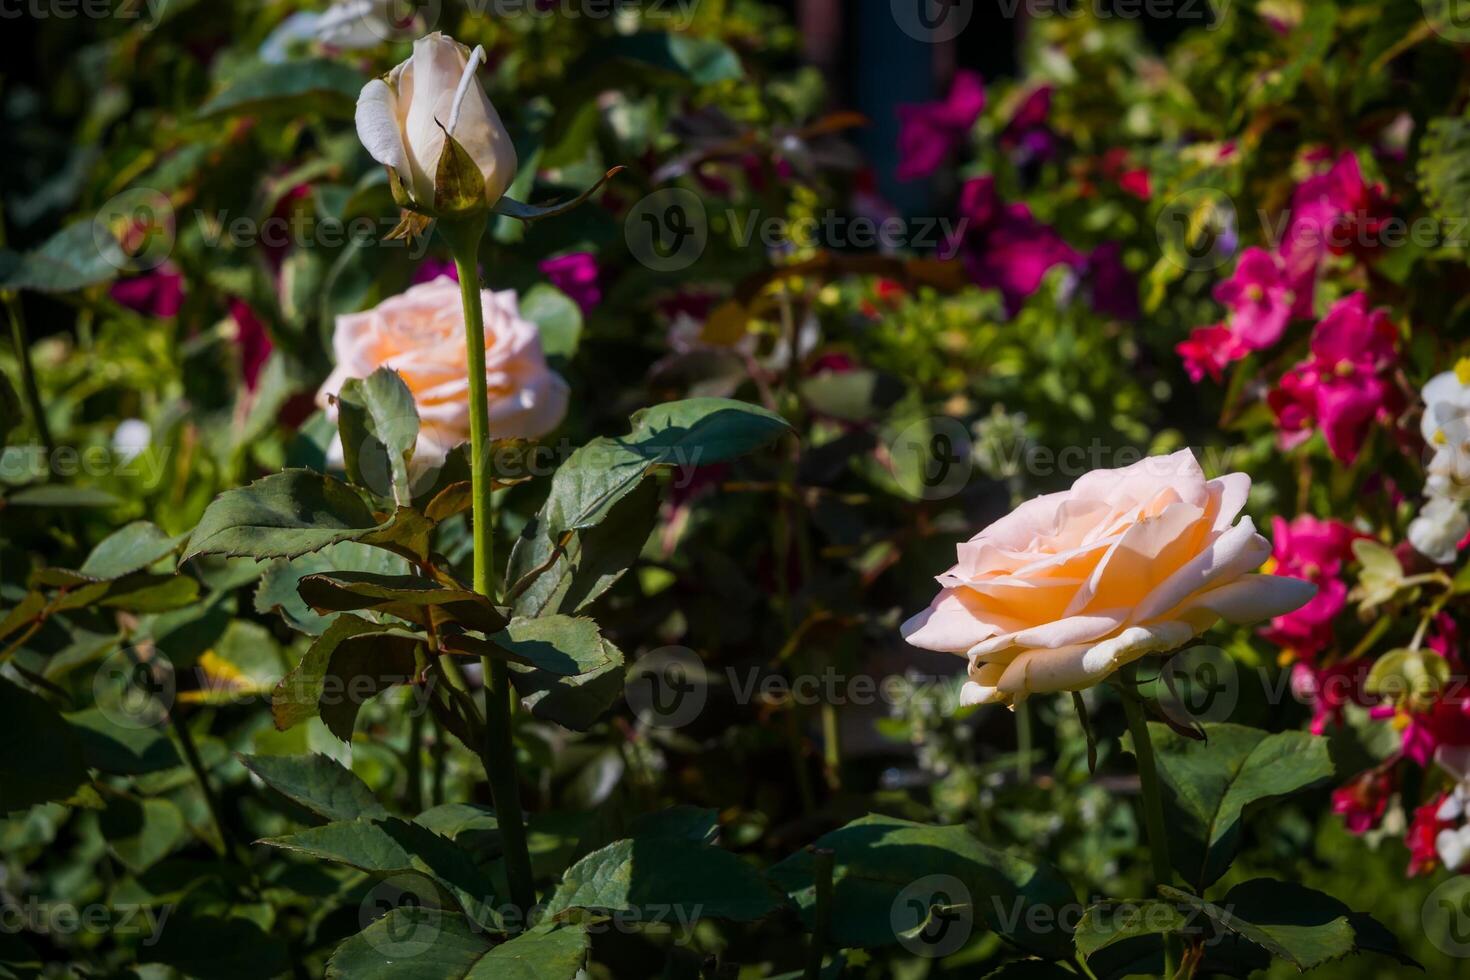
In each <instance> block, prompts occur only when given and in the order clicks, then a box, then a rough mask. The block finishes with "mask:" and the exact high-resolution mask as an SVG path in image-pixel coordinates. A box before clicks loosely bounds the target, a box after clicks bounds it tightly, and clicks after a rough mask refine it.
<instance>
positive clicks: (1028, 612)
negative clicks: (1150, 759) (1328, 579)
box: [902, 449, 1315, 704]
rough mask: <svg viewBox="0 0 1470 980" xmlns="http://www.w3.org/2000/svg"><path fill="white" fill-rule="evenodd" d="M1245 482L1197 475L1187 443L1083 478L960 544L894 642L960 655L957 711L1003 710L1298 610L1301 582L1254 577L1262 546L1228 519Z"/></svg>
mask: <svg viewBox="0 0 1470 980" xmlns="http://www.w3.org/2000/svg"><path fill="white" fill-rule="evenodd" d="M1250 485H1251V480H1250V477H1249V476H1248V475H1246V474H1244V473H1230V474H1227V475H1225V476H1222V477H1219V478H1217V479H1214V480H1210V479H1207V478H1206V477H1205V474H1204V471H1203V470H1202V469H1200V466H1199V462H1198V461H1197V460H1196V459H1195V458H1194V455H1193V453H1191V452H1190V451H1189V450H1187V449H1185V450H1181V451H1179V452H1177V453H1174V454H1172V455H1169V456H1151V457H1148V458H1146V459H1142V460H1140V461H1139V462H1137V463H1135V464H1133V465H1132V466H1125V467H1122V468H1120V469H1114V470H1094V471H1092V472H1091V473H1088V474H1086V475H1084V476H1082V477H1081V478H1079V479H1078V480H1077V482H1076V483H1074V484H1073V485H1072V487H1071V489H1069V490H1065V491H1062V492H1060V493H1052V494H1047V495H1045V496H1042V497H1037V498H1035V499H1033V500H1030V501H1028V502H1027V503H1024V504H1022V505H1021V506H1020V507H1018V508H1016V509H1015V510H1014V511H1013V512H1011V513H1010V514H1009V515H1007V516H1006V517H1003V518H1001V519H1000V520H999V521H996V522H995V523H993V524H991V525H990V526H989V527H987V528H985V529H983V530H981V531H980V532H979V533H978V534H976V535H975V536H974V537H972V538H971V539H970V540H968V541H966V542H964V543H962V544H960V545H959V546H958V552H957V560H956V563H955V565H954V566H953V567H952V568H950V569H949V570H948V571H947V572H945V573H944V574H943V575H940V576H939V577H938V581H939V584H940V586H941V589H940V592H939V595H938V596H937V597H936V598H935V599H934V601H933V602H931V603H930V605H929V607H928V608H927V609H925V610H923V611H922V612H920V613H918V614H917V615H916V616H914V617H912V618H911V619H909V620H908V621H907V622H906V623H904V624H903V627H902V631H903V636H904V639H906V640H907V641H908V642H909V643H911V644H913V645H914V646H917V647H922V648H924V649H926V650H938V651H942V652H946V653H954V654H958V655H961V656H964V657H965V658H966V659H967V660H968V661H969V681H968V683H966V684H965V685H964V687H963V688H962V690H961V692H960V697H961V700H962V701H963V703H965V704H985V703H989V702H1004V703H1006V704H1013V703H1014V702H1015V701H1017V700H1020V699H1023V698H1025V697H1027V696H1028V695H1031V694H1040V693H1049V692H1053V691H1080V690H1083V689H1084V688H1087V687H1091V686H1092V685H1094V684H1097V683H1099V682H1100V681H1102V680H1103V678H1105V677H1107V676H1108V675H1109V674H1111V673H1112V672H1113V671H1115V670H1117V669H1119V668H1120V667H1122V666H1124V665H1126V664H1129V663H1132V662H1133V661H1135V660H1138V659H1140V658H1142V657H1145V656H1147V655H1149V654H1156V653H1165V652H1167V651H1169V650H1174V649H1178V648H1179V647H1180V646H1182V645H1183V644H1185V643H1187V642H1188V641H1189V640H1190V639H1192V638H1193V637H1195V636H1197V635H1199V634H1200V633H1202V632H1204V631H1205V630H1206V629H1209V628H1210V627H1211V626H1213V625H1214V624H1215V623H1217V622H1219V621H1220V620H1225V621H1226V622H1230V623H1236V624H1242V623H1253V622H1258V621H1260V620H1262V619H1268V618H1270V617H1272V616H1280V615H1282V614H1284V613H1286V612H1288V611H1290V610H1292V609H1296V608H1297V607H1299V606H1301V605H1302V604H1303V603H1304V602H1306V601H1307V600H1308V599H1310V598H1311V596H1312V593H1313V592H1314V591H1315V589H1314V588H1313V587H1312V586H1311V585H1310V584H1308V583H1306V582H1300V581H1296V580H1294V579H1290V578H1283V577H1279V576H1275V575H1259V574H1254V572H1255V570H1256V569H1257V568H1259V567H1260V566H1261V564H1262V563H1263V562H1264V561H1265V560H1266V559H1267V557H1268V556H1269V555H1270V553H1271V545H1270V543H1269V542H1267V541H1266V539H1265V538H1263V537H1262V536H1261V535H1260V534H1258V533H1256V529H1255V525H1254V524H1253V523H1252V522H1251V519H1250V518H1249V517H1240V516H1239V515H1240V512H1241V510H1242V509H1243V508H1244V507H1245V502H1246V498H1247V497H1248V496H1249V494H1250ZM1237 518H1239V520H1237Z"/></svg>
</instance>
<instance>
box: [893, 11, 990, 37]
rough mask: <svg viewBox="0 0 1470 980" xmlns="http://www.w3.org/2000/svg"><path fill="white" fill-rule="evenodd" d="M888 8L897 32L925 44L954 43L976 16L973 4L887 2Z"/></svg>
mask: <svg viewBox="0 0 1470 980" xmlns="http://www.w3.org/2000/svg"><path fill="white" fill-rule="evenodd" d="M888 7H889V10H890V11H891V12H892V14H893V21H894V23H896V24H897V25H898V29H899V30H901V31H903V32H904V33H905V34H907V35H908V36H909V37H911V38H913V39H914V40H915V41H923V42H925V43H927V44H944V43H946V42H948V41H953V40H954V39H955V38H957V37H959V36H960V34H961V32H963V31H964V29H965V28H966V27H969V26H970V21H971V20H972V19H973V18H974V16H975V0H889V4H888Z"/></svg>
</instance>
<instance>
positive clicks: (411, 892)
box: [357, 874, 444, 960]
mask: <svg viewBox="0 0 1470 980" xmlns="http://www.w3.org/2000/svg"><path fill="white" fill-rule="evenodd" d="M426 892H427V893H430V894H432V888H431V886H430V885H429V884H428V882H427V881H425V880H424V879H422V878H418V877H415V876H414V875H406V874H397V875H390V876H388V877H387V878H384V879H383V880H382V881H380V882H378V883H377V884H376V885H374V886H373V887H372V888H371V889H370V890H369V891H368V893H367V894H366V895H365V896H363V899H362V904H361V905H359V906H358V910H357V923H358V927H359V928H360V929H362V930H367V928H368V926H370V925H372V924H373V923H375V922H377V921H379V920H383V927H382V928H380V929H374V930H371V931H364V932H363V935H364V937H365V938H366V939H367V941H368V943H369V944H370V945H371V946H372V947H373V949H375V950H377V951H378V953H379V954H380V955H381V956H382V957H383V958H384V959H385V960H410V959H414V958H415V957H418V956H422V955H423V954H424V953H427V952H429V951H430V950H432V949H433V948H434V946H435V944H436V943H437V942H438V941H439V936H440V934H441V933H442V931H443V927H442V924H441V923H442V921H443V920H442V916H443V915H444V912H443V910H442V909H440V908H438V907H437V906H436V905H433V904H426V903H425V902H424V899H423V896H424V894H425V893H426ZM394 912H401V913H402V914H401V915H394V914H393V913H394Z"/></svg>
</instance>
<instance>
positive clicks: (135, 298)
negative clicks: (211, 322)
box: [109, 262, 184, 319]
mask: <svg viewBox="0 0 1470 980" xmlns="http://www.w3.org/2000/svg"><path fill="white" fill-rule="evenodd" d="M109 295H110V296H111V297H112V298H113V300H114V301H115V302H116V303H117V304H118V305H120V306H125V307H127V308H128V309H130V310H133V311H135V312H137V313H142V314H143V315H144V316H152V317H158V318H160V319H168V318H169V317H175V316H178V315H179V308H180V307H182V306H183V305H184V277H183V275H182V274H181V273H180V272H179V268H178V266H176V265H174V264H173V263H172V262H165V263H163V264H162V265H160V266H159V267H158V268H156V269H153V270H151V271H149V272H145V273H144V274H143V275H141V276H134V277H133V278H131V279H120V280H118V281H117V282H115V283H113V284H112V289H111V290H110V291H109Z"/></svg>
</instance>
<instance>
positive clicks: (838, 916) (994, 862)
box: [769, 815, 1075, 959]
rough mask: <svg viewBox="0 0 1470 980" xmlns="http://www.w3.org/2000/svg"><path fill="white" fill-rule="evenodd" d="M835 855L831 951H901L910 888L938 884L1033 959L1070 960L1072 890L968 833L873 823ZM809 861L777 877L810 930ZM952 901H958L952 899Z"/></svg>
mask: <svg viewBox="0 0 1470 980" xmlns="http://www.w3.org/2000/svg"><path fill="white" fill-rule="evenodd" d="M812 846H813V847H817V848H824V849H827V850H830V851H832V852H833V855H834V866H833V908H832V930H833V935H832V941H833V943H834V945H837V946H842V947H877V946H885V945H888V944H890V943H895V942H897V941H898V939H899V936H898V934H897V933H896V932H895V931H894V924H893V909H894V907H895V904H896V903H897V902H898V900H899V899H900V897H901V895H902V893H903V892H904V890H905V889H906V888H909V887H910V886H911V885H913V884H914V883H915V882H916V881H918V880H919V879H922V878H925V877H927V876H931V875H946V876H949V877H950V878H953V879H956V880H958V882H959V883H960V884H962V885H963V886H964V889H965V890H966V891H967V892H968V894H969V903H970V905H971V908H972V909H973V910H974V915H975V917H976V919H977V920H984V921H985V922H986V923H987V924H988V925H989V926H990V928H991V929H993V930H995V931H996V932H998V933H1000V934H1001V935H1002V936H1005V937H1006V938H1007V939H1009V940H1011V941H1012V942H1014V943H1015V944H1016V945H1018V946H1020V947H1021V948H1022V949H1024V950H1027V951H1028V952H1031V953H1035V954H1037V955H1041V956H1046V957H1049V958H1052V959H1060V958H1064V957H1067V956H1070V955H1071V953H1072V938H1071V935H1070V933H1069V932H1068V931H1067V930H1066V929H1065V928H1063V926H1062V925H1061V923H1063V922H1065V921H1066V920H1065V918H1064V917H1061V913H1062V912H1063V911H1064V909H1065V907H1066V906H1067V905H1069V904H1071V903H1072V902H1074V901H1075V896H1074V895H1073V893H1072V889H1071V886H1070V885H1068V884H1067V882H1066V879H1064V878H1063V877H1062V876H1061V874H1060V873H1059V872H1057V871H1056V870H1055V869H1053V868H1052V867H1050V866H1049V865H1047V864H1045V863H1042V862H1037V861H1031V860H1028V859H1026V858H1024V857H1021V856H1019V855H1015V854H1009V853H1006V852H1003V851H1000V850H997V849H995V848H991V847H988V846H986V845H985V844H982V843H981V842H980V841H978V840H976V839H975V838H974V837H973V836H972V835H971V834H970V833H969V831H967V830H965V828H963V827H938V826H928V825H925V824H919V823H912V822H910V821H907V820H898V819H895V818H893V817H884V816H878V815H869V816H866V817H863V818H862V819H861V820H855V821H853V822H852V823H849V824H847V825H846V826H845V827H841V828H839V829H837V830H834V831H832V832H831V833H829V834H825V835H823V836H822V837H820V838H818V839H817V840H816V841H815V842H814V843H813V845H812ZM812 862H813V858H812V855H811V854H810V853H809V852H807V851H801V852H798V853H796V854H793V855H792V856H791V857H789V858H787V859H786V860H784V861H782V862H781V863H780V864H777V865H776V866H775V867H773V868H771V870H770V872H769V874H770V877H771V879H772V880H773V881H775V882H776V884H778V885H779V886H780V887H782V888H783V889H785V891H786V893H787V894H788V895H789V896H790V898H791V900H792V901H793V902H795V903H796V905H797V906H798V908H799V909H800V910H801V915H802V919H803V921H804V922H806V923H807V924H808V928H810V924H811V921H812V915H813V906H814V903H815V887H814V884H813V881H812ZM951 898H952V899H953V898H954V896H951Z"/></svg>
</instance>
